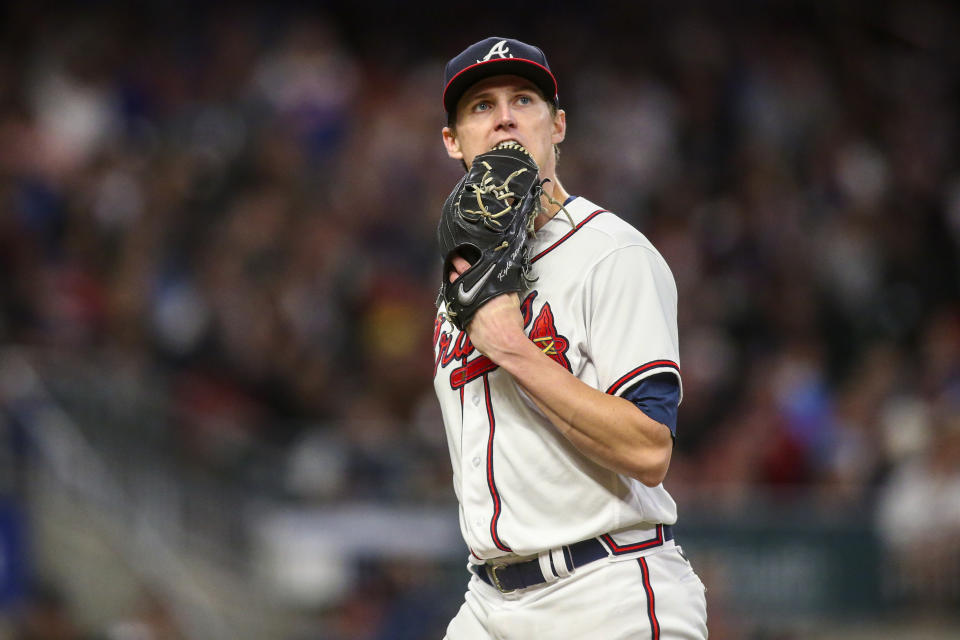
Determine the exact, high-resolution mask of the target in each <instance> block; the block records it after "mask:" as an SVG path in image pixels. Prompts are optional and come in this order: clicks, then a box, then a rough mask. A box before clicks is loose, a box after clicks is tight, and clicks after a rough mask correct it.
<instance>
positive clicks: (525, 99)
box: [517, 95, 533, 104]
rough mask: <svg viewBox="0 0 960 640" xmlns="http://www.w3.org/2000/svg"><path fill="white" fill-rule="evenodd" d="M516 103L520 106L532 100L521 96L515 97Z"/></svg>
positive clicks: (526, 96)
mask: <svg viewBox="0 0 960 640" xmlns="http://www.w3.org/2000/svg"><path fill="white" fill-rule="evenodd" d="M517 102H519V103H520V104H530V103H531V102H533V99H532V98H531V97H530V96H528V95H521V96H518V97H517Z"/></svg>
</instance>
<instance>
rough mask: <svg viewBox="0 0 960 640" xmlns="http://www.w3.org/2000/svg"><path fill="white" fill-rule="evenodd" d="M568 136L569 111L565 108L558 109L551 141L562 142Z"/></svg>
mask: <svg viewBox="0 0 960 640" xmlns="http://www.w3.org/2000/svg"><path fill="white" fill-rule="evenodd" d="M566 137H567V112H566V111H564V110H563V109H557V112H556V113H555V114H554V116H553V135H552V136H551V138H550V141H551V142H553V144H560V143H561V142H563V139H564V138H566Z"/></svg>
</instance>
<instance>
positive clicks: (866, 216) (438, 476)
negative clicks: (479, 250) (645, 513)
mask: <svg viewBox="0 0 960 640" xmlns="http://www.w3.org/2000/svg"><path fill="white" fill-rule="evenodd" d="M958 32H960V14H958V10H957V8H956V7H955V6H954V5H953V4H952V3H948V2H933V1H927V2H912V1H907V0H902V1H879V2H877V1H866V0H860V1H851V2H843V3H822V2H813V1H810V2H803V1H799V0H796V1H786V0H779V1H772V2H750V1H748V2H739V3H735V4H734V3H721V2H703V3H694V2H685V1H680V2H660V1H657V2H630V3H627V2H624V3H622V4H615V3H609V4H608V3H590V5H589V6H581V5H580V4H579V3H572V2H554V3H544V4H540V5H534V4H525V3H519V4H516V5H511V6H510V7H502V6H493V5H489V6H488V5H475V4H472V5H470V6H469V7H468V6H467V5H462V6H461V5H454V4H450V3H438V2H433V3H419V4H418V3H401V2H386V1H385V2H382V3H365V2H351V3H329V2H318V3H313V4H311V5H309V6H308V5H306V4H299V3H298V4H269V5H267V4H264V5H263V6H257V5H253V4H246V3H244V4H242V5H240V6H236V5H234V4H232V3H217V2H201V3H199V4H197V3H179V2H174V3H169V2H163V3H161V2H138V3H129V4H128V3H116V4H115V3H110V2H95V1H90V2H71V3H55V4H49V3H32V2H31V3H27V2H8V3H5V4H4V5H3V7H2V8H0V637H3V638H6V637H10V638H18V639H19V638H31V639H54V638H56V639H72V638H103V639H111V640H140V639H160V638H164V639H166V638H183V639H187V638H189V639H214V640H216V639H219V638H231V639H232V638H251V639H253V638H257V639H262V638H270V639H272V638H276V639H280V640H299V639H308V638H309V639H323V640H342V639H343V640H345V639H354V640H400V639H410V640H413V639H421V638H439V637H442V634H443V629H444V628H445V625H446V622H447V621H448V619H449V618H450V617H451V616H452V615H453V613H454V611H455V610H456V608H457V607H458V606H459V603H460V602H461V600H462V593H463V591H464V588H465V584H466V580H467V574H466V572H465V570H464V567H463V565H464V562H465V549H464V547H463V543H462V541H461V540H460V538H459V532H458V529H457V522H456V505H455V501H454V496H453V492H452V488H451V485H450V464H449V459H448V454H447V449H446V444H445V442H444V436H443V429H442V423H441V421H440V416H439V410H438V407H437V404H436V401H435V398H434V397H433V393H432V388H431V384H430V378H431V370H432V364H433V363H432V358H431V353H432V352H431V343H430V341H431V332H432V326H433V315H434V306H433V302H434V297H435V292H436V289H437V286H438V277H439V273H438V271H439V264H438V258H437V256H436V255H435V244H434V235H433V234H434V228H435V222H436V219H437V215H438V212H439V208H440V204H441V203H442V201H443V199H444V198H445V196H446V194H447V193H448V191H449V189H450V188H451V186H452V185H453V183H454V182H455V181H456V180H457V179H458V177H459V175H460V173H461V170H460V168H459V167H458V165H457V163H455V162H453V161H451V160H449V159H448V158H447V157H446V155H445V153H444V151H443V148H442V145H441V140H440V128H441V127H442V126H443V124H444V114H443V113H442V109H441V106H440V92H441V72H442V68H443V64H444V63H445V61H446V60H447V59H448V58H450V57H452V56H453V55H455V54H456V53H458V52H459V51H460V50H461V49H463V48H464V47H465V46H466V45H467V44H469V43H471V42H474V41H476V40H478V39H480V38H483V37H486V36H489V35H504V36H511V37H517V38H520V39H523V40H525V41H528V42H531V43H534V44H537V45H539V46H541V47H543V48H544V49H545V50H546V52H547V54H548V56H549V59H550V62H551V65H552V67H553V70H554V71H555V73H556V75H557V77H558V80H559V86H560V92H559V93H560V101H561V105H562V106H563V107H564V108H565V109H566V110H567V113H568V124H569V135H568V139H567V141H566V142H565V143H564V144H563V145H562V157H561V164H560V175H561V176H562V178H563V180H564V184H565V186H566V187H567V189H568V190H569V191H570V192H571V193H574V194H583V195H584V196H587V197H589V198H590V199H592V200H594V201H597V202H599V203H602V204H603V205H605V206H607V207H609V208H611V209H613V210H615V211H617V212H618V213H619V214H620V215H622V216H623V217H624V218H626V219H628V220H630V221H631V222H632V223H634V224H635V225H636V226H637V227H638V228H640V229H641V230H642V231H643V232H644V233H645V234H646V235H647V236H648V237H649V238H650V239H651V240H652V241H653V242H654V244H655V245H656V246H657V247H658V248H659V249H660V250H661V252H662V253H663V254H664V256H665V257H666V259H667V261H668V262H669V264H670V265H671V267H672V269H673V272H674V275H675V277H676V280H677V284H678V288H679V294H680V338H681V360H682V362H681V366H682V368H683V372H684V391H685V392H684V398H685V399H684V403H683V405H682V407H681V411H680V425H679V434H680V436H679V439H678V441H677V449H676V452H675V454H674V458H673V464H672V467H671V471H670V475H669V477H668V480H667V486H668V488H669V489H670V490H671V492H672V493H673V494H674V495H675V496H676V497H677V499H678V502H679V503H680V513H681V520H680V523H679V525H678V527H677V531H678V533H677V535H678V539H679V541H680V543H681V544H682V545H683V546H684V549H685V550H686V551H687V554H688V555H689V556H690V557H691V560H692V562H693V564H694V565H695V567H696V568H697V569H698V570H699V571H700V573H701V575H702V576H703V577H704V578H705V581H706V582H707V585H708V589H709V590H708V602H709V614H710V618H711V637H713V638H719V639H725V638H753V639H768V638H769V639H773V638H778V639H788V638H801V637H802V638H824V639H825V638H840V637H843V638H881V637H888V638H920V637H923V638H941V637H942V638H947V637H957V634H958V633H960V631H958V629H960V626H958V625H960V621H958V617H957V611H958V610H960V295H958V293H960V286H958V283H960V259H958V244H960V154H958V149H960V144H958V143H960V139H958V134H960V131H958V125H960V120H958V113H960V95H958V89H960V72H958V70H960V46H958V44H957V39H956V34H957V33H958Z"/></svg>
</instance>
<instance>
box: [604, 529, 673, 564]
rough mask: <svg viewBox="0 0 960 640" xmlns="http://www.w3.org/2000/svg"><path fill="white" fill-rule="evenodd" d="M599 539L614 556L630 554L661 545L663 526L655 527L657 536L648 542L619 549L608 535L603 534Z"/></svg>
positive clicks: (636, 543)
mask: <svg viewBox="0 0 960 640" xmlns="http://www.w3.org/2000/svg"><path fill="white" fill-rule="evenodd" d="M600 538H601V539H602V540H603V541H604V542H606V543H607V546H608V547H610V551H611V552H612V553H613V555H615V556H619V555H621V554H624V553H631V552H633V551H642V550H644V549H651V548H653V547H659V546H660V545H662V544H663V525H662V524H658V525H657V535H656V536H654V537H653V538H650V539H649V540H644V541H643V542H635V543H633V544H628V545H626V546H623V547H621V546H620V545H618V544H617V543H616V542H615V541H614V539H613V537H612V536H611V535H610V534H609V533H605V534H603V535H602V536H600Z"/></svg>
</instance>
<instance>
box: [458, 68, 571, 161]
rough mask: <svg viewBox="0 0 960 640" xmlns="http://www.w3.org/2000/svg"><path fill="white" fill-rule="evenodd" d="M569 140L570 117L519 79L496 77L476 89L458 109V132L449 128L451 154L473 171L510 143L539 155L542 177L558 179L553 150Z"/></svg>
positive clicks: (486, 80)
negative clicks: (480, 159) (478, 161)
mask: <svg viewBox="0 0 960 640" xmlns="http://www.w3.org/2000/svg"><path fill="white" fill-rule="evenodd" d="M565 135H566V114H565V113H564V112H563V110H558V111H557V112H556V114H554V113H553V111H552V110H551V109H550V105H549V103H547V101H546V100H544V99H543V96H541V95H540V92H539V91H538V90H537V89H536V86H535V85H534V84H533V83H532V82H530V81H529V80H527V79H525V78H521V77H519V76H493V77H490V78H486V79H484V80H481V81H480V82H477V83H476V84H475V85H473V86H472V87H470V88H469V89H468V90H467V92H466V93H464V94H463V97H462V98H460V103H459V104H458V105H457V124H456V130H451V129H450V128H449V127H444V129H443V142H444V145H445V146H446V148H447V154H448V155H449V156H450V157H451V158H454V159H457V160H463V161H464V162H465V163H466V164H467V166H470V164H471V163H472V162H473V158H474V156H476V155H478V154H481V153H484V152H485V151H489V150H490V149H492V148H493V147H494V146H495V145H497V144H498V143H500V142H503V141H504V140H515V141H516V142H519V143H520V144H522V145H523V146H524V147H526V149H527V150H528V151H529V152H530V153H531V154H533V157H534V159H535V160H536V161H537V164H538V165H539V167H540V175H541V177H546V176H553V175H554V173H555V171H556V160H555V157H554V153H553V145H555V144H557V143H559V142H562V141H563V138H564V136H565Z"/></svg>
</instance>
